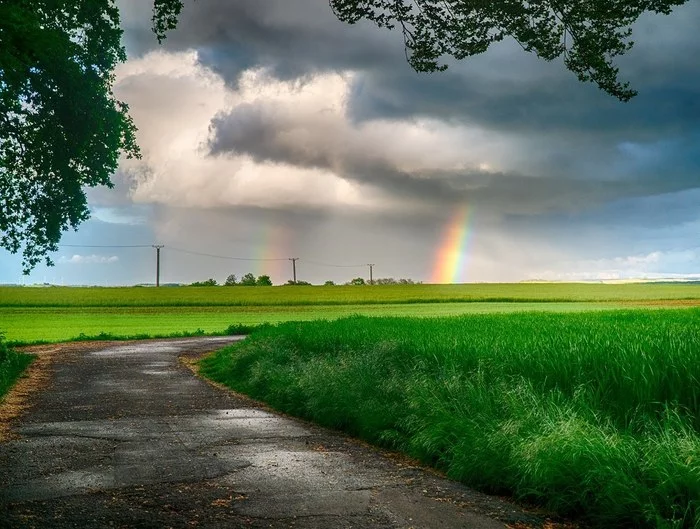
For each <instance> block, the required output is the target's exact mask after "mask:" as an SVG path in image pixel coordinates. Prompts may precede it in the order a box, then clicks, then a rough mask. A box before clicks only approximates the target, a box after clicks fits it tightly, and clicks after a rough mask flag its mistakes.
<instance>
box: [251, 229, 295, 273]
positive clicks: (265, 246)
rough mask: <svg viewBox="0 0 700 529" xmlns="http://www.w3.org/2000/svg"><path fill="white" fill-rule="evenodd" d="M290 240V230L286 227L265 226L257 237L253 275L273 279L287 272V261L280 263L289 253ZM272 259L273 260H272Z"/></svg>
mask: <svg viewBox="0 0 700 529" xmlns="http://www.w3.org/2000/svg"><path fill="white" fill-rule="evenodd" d="M289 239H290V233H289V230H288V229H287V228H286V227H285V226H280V225H275V224H263V225H262V226H261V227H260V230H259V232H258V235H257V237H256V239H255V240H256V241H257V245H256V248H255V250H254V253H253V255H254V258H255V259H256V260H257V262H256V263H255V265H254V266H255V269H254V270H253V273H254V274H255V275H262V274H267V275H269V276H272V277H273V280H275V276H279V275H281V274H283V272H285V271H286V269H287V265H288V263H287V262H286V260H285V261H284V262H283V261H278V260H276V259H280V258H281V257H284V256H285V255H287V254H288V253H289V252H288V251H287V246H288V242H289ZM271 259H272V260H271Z"/></svg>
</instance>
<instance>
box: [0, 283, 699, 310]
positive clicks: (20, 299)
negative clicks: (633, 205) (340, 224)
mask: <svg viewBox="0 0 700 529" xmlns="http://www.w3.org/2000/svg"><path fill="white" fill-rule="evenodd" d="M669 300H691V301H692V300H695V301H697V302H699V303H700V284H679V283H631V284H612V285H608V284H584V283H512V284H509V283H472V284H463V285H422V284H421V285H382V286H330V287H327V286H277V287H240V286H236V287H161V288H147V287H90V288H77V287H48V288H31V287H0V307H138V306H149V307H161V306H172V307H206V306H216V307H219V306H227V307H236V306H242V307H246V306H271V305H294V306H299V305H376V304H386V303H395V304H400V303H468V302H564V303H568V302H642V303H643V302H653V301H669Z"/></svg>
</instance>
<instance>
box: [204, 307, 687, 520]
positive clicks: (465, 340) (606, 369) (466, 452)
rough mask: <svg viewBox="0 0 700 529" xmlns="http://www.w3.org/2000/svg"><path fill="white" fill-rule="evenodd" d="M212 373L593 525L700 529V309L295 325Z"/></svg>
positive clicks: (226, 356)
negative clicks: (580, 518)
mask: <svg viewBox="0 0 700 529" xmlns="http://www.w3.org/2000/svg"><path fill="white" fill-rule="evenodd" d="M202 367H203V372H204V373H205V374H206V375H207V376H210V377H211V378H213V379H214V380H216V381H219V382H222V383H225V384H227V385H229V386H230V387H232V388H234V389H236V390H238V391H241V392H243V393H246V394H248V395H251V396H253V397H254V398H258V399H261V400H263V401H265V402H267V403H269V404H271V405H272V406H273V407H275V408H277V409H280V410H283V411H285V412H288V413H291V414H295V415H298V416H301V417H305V418H307V419H311V420H313V421H316V422H318V423H321V424H324V425H327V426H331V427H334V428H339V429H343V430H345V431H347V432H349V433H351V434H353V435H356V436H359V437H362V438H364V439H366V440H369V441H371V442H374V443H379V444H381V445H384V446H389V447H391V448H394V449H399V450H402V451H405V452H406V453H408V454H410V455H411V456H414V457H418V458H420V459H421V460H423V461H425V462H427V463H430V464H432V465H435V466H437V467H439V468H442V469H444V470H446V471H447V473H448V474H449V475H450V476H451V477H453V478H455V479H459V480H461V481H463V482H465V483H468V484H470V485H473V486H476V487H478V488H481V489H483V490H486V491H489V492H495V493H498V494H512V495H514V496H515V497H516V498H519V499H522V500H527V501H530V502H535V503H539V504H542V505H544V506H546V507H548V508H550V509H553V510H555V511H557V512H559V513H561V514H564V515H570V516H571V515H572V516H577V517H582V518H583V519H585V520H586V521H587V522H589V523H591V524H592V525H594V526H597V527H605V528H608V527H655V528H664V529H666V528H668V529H670V528H687V529H690V528H693V529H697V528H698V527H700V309H681V310H665V311H651V310H643V309H641V310H634V311H632V310H626V311H620V310H617V311H603V312H583V313H568V314H562V313H511V314H481V315H479V314H474V315H471V316H469V317H459V318H440V319H409V318H361V317H356V318H347V319H342V320H337V321H334V322H325V321H316V322H298V323H286V324H280V325H279V326H276V327H266V328H262V329H259V330H256V331H254V332H253V334H252V335H251V336H250V337H249V338H248V339H247V340H246V341H244V342H240V343H239V344H237V345H234V346H232V347H229V348H227V349H225V350H223V351H220V352H218V353H216V354H215V355H213V356H211V357H209V358H207V359H206V360H205V361H203V362H202Z"/></svg>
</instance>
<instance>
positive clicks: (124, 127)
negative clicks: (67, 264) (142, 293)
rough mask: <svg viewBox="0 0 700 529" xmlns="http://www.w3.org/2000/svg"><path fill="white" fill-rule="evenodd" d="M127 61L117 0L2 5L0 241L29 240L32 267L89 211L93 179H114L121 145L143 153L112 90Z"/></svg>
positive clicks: (27, 266) (14, 246)
mask: <svg viewBox="0 0 700 529" xmlns="http://www.w3.org/2000/svg"><path fill="white" fill-rule="evenodd" d="M125 59H126V56H125V53H124V49H123V48H122V46H121V30H120V28H119V11H118V10H117V8H116V7H115V6H114V5H113V2H111V1H110V0H3V2H1V3H0V245H1V246H2V247H4V248H6V249H8V250H9V251H11V252H13V253H15V252H17V251H18V250H19V249H20V248H21V247H22V246H24V251H23V255H24V261H23V264H24V270H25V273H28V272H29V271H30V270H31V269H32V268H33V267H34V266H35V265H36V264H37V263H38V262H39V261H41V259H42V258H43V257H44V256H46V255H47V253H48V252H50V251H55V250H56V249H57V245H58V242H59V240H60V238H61V234H62V232H64V231H65V230H67V229H68V228H69V227H71V228H75V227H76V226H77V225H78V224H80V223H81V222H82V221H83V220H85V219H87V218H88V216H89V211H88V208H87V201H86V197H85V193H84V191H83V187H85V186H86V187H93V186H97V185H106V186H108V187H112V183H111V181H110V176H111V175H112V174H113V173H114V171H115V170H116V168H117V164H118V160H119V155H120V152H124V153H126V155H127V156H138V147H137V146H136V142H135V139H134V132H135V129H134V125H133V123H132V121H131V119H130V118H129V115H128V113H127V111H128V107H127V105H126V104H124V103H122V102H121V101H118V100H117V99H116V98H115V97H114V94H113V93H112V84H113V82H114V73H113V72H114V68H115V66H116V64H117V63H118V62H119V61H124V60H125ZM45 258H46V262H47V263H48V264H51V261H50V259H49V258H48V257H45Z"/></svg>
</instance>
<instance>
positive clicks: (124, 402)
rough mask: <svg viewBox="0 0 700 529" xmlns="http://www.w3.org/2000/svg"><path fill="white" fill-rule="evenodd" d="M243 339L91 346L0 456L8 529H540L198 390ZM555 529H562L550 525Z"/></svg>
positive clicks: (249, 405)
mask: <svg viewBox="0 0 700 529" xmlns="http://www.w3.org/2000/svg"><path fill="white" fill-rule="evenodd" d="M239 339H241V337H216V338H212V337H203V338H188V339H171V340H152V341H141V342H122V343H114V342H112V343H104V344H99V343H97V344H91V345H89V346H87V347H83V348H82V349H80V348H78V349H74V350H72V351H71V350H70V348H68V347H67V346H66V350H65V354H59V355H57V360H56V361H55V362H54V364H53V367H52V369H53V373H52V377H51V383H50V384H49V386H48V387H47V388H45V389H44V390H42V391H40V392H37V393H36V394H35V395H34V396H33V398H32V403H31V404H32V406H31V408H30V410H29V411H28V412H27V413H25V414H24V415H23V416H21V417H20V418H19V419H18V420H15V421H14V423H13V424H12V427H13V432H14V434H16V438H15V439H13V440H10V441H7V442H4V443H0V469H1V471H2V472H1V473H0V515H1V516H0V526H1V527H51V528H62V527H81V528H82V527H178V528H179V527H273V528H282V527H285V528H286V527H298V528H346V527H347V528H350V527H353V528H409V527H412V528H416V529H417V528H431V529H432V528H479V529H492V528H493V529H496V528H504V527H518V528H521V527H542V526H543V524H548V523H549V522H546V521H545V518H544V517H543V516H541V515H538V514H533V513H530V512H526V511H525V510H523V509H522V508H521V507H518V506H516V505H514V504H511V503H509V502H508V501H507V500H504V499H501V498H496V497H492V496H487V495H484V494H480V493H477V492H475V491H473V490H471V489H468V488H466V487H464V486H462V485H460V484H458V483H455V482H453V481H450V480H447V479H445V478H443V477H441V476H440V475H439V474H438V473H436V472H433V471H430V470H426V469H424V468H422V467H420V466H419V465H417V464H416V463H414V462H412V461H410V460H407V459H405V458H403V457H401V456H397V455H395V454H390V453H385V452H382V451H380V450H377V449H374V448H371V447H368V446H366V445H364V444H363V443H361V442H358V441H355V440H352V439H349V438H347V437H345V436H343V435H342V434H339V433H337V432H333V431H329V430H326V429H323V428H319V427H316V426H314V425H311V424H308V423H305V422H303V421H299V420H295V419H291V418H289V417H285V416H282V415H280V414H276V413H273V412H271V411H269V410H267V409H265V408H264V407H263V406H261V405H259V404H258V403H256V402H254V401H251V400H249V399H247V398H245V397H242V396H240V395H236V394H234V393H231V392H228V391H225V390H222V389H219V388H216V387H214V386H212V385H210V384H208V383H207V382H205V381H203V380H201V379H199V378H198V377H196V376H195V375H194V374H193V373H192V371H191V370H190V369H188V368H187V366H186V365H184V364H183V362H181V361H180V360H181V358H182V357H183V355H184V356H186V357H197V356H199V355H201V354H203V353H205V352H208V351H211V350H214V349H216V348H219V347H222V346H224V345H226V344H228V343H231V342H233V341H235V340H239ZM549 526H550V527H551V525H549Z"/></svg>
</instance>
